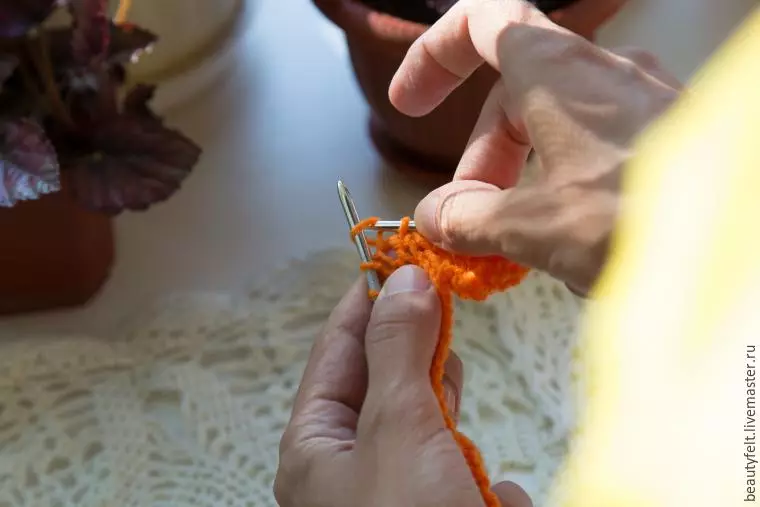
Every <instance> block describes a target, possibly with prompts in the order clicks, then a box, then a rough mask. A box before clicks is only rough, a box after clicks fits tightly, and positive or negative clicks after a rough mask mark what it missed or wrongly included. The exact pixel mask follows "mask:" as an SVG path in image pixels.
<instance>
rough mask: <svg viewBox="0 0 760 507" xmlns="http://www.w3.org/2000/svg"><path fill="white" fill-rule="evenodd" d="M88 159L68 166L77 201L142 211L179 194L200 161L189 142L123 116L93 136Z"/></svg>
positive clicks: (152, 123)
mask: <svg viewBox="0 0 760 507" xmlns="http://www.w3.org/2000/svg"><path fill="white" fill-rule="evenodd" d="M92 141H93V148H95V150H94V151H93V152H92V153H91V154H89V155H87V156H84V157H82V156H80V157H76V158H75V159H73V160H71V161H70V162H66V163H65V166H66V167H65V169H66V170H68V171H69V174H70V175H71V181H72V190H73V193H74V196H75V197H76V198H77V199H78V200H79V201H80V202H81V203H82V204H83V205H84V206H86V207H87V208H89V209H93V210H96V211H100V212H104V213H108V214H114V215H115V214H118V213H120V212H121V211H123V210H132V211H138V210H144V209H147V208H148V207H150V206H151V205H153V204H155V203H158V202H161V201H164V200H166V199H167V198H169V197H170V196H171V195H172V194H174V192H176V191H177V190H178V189H179V187H180V186H181V184H182V182H183V181H184V180H185V178H186V177H187V176H188V175H189V174H190V172H191V170H192V168H193V167H194V166H195V164H196V163H197V162H198V159H199V158H200V154H201V149H200V148H199V147H198V146H197V145H196V144H195V143H193V142H192V141H191V140H190V139H188V138H187V137H185V136H183V135H182V134H180V133H179V132H177V131H175V130H171V129H168V128H166V127H164V126H163V125H161V124H160V123H157V122H156V121H155V120H152V119H150V118H145V117H140V116H135V115H128V114H124V115H122V116H119V117H118V118H116V119H114V120H112V121H110V122H108V123H106V124H104V125H103V126H102V129H101V130H100V131H99V132H98V133H97V134H95V135H94V137H93V139H92Z"/></svg>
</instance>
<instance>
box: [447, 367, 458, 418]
mask: <svg viewBox="0 0 760 507" xmlns="http://www.w3.org/2000/svg"><path fill="white" fill-rule="evenodd" d="M443 394H444V400H445V401H446V408H447V409H448V412H449V416H450V417H451V418H452V419H453V420H454V422H459V392H458V389H457V387H456V386H455V385H454V384H453V382H451V381H450V380H449V379H447V378H446V377H444V378H443Z"/></svg>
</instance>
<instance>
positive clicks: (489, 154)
mask: <svg viewBox="0 0 760 507" xmlns="http://www.w3.org/2000/svg"><path fill="white" fill-rule="evenodd" d="M483 63H486V64H488V65H490V66H492V67H493V68H495V69H497V70H498V71H499V72H500V73H501V77H502V79H501V80H500V81H499V82H498V83H497V84H496V86H495V87H494V89H493V90H492V92H491V94H490V96H489V97H488V99H487V100H486V103H485V105H484V107H483V110H482V113H481V115H480V119H479V120H478V123H477V125H476V127H475V130H474V132H473V134H472V137H471V139H470V142H469V145H468V146H467V149H466V151H465V153H464V156H463V157H462V159H461V162H460V164H459V167H458V169H457V171H456V174H455V176H454V181H453V182H452V183H449V184H447V185H445V186H443V187H441V188H439V189H438V190H436V191H434V192H432V193H431V194H430V195H429V196H427V197H426V198H425V199H424V200H423V201H422V202H421V203H420V205H419V206H418V207H417V210H416V213H415V220H416V222H417V226H418V228H419V230H420V232H421V233H422V234H423V235H425V236H426V237H427V238H428V239H429V240H431V241H432V242H434V243H436V244H438V245H439V246H442V247H443V248H446V249H449V250H453V251H456V252H460V253H467V254H473V255H490V254H497V255H503V256H505V257H507V258H509V259H511V260H513V261H515V262H519V263H522V264H525V265H528V266H531V267H534V268H537V269H540V270H543V271H546V272H548V273H550V274H551V275H553V276H555V277H556V278H559V279H561V280H563V281H564V282H566V283H567V284H568V286H569V287H570V288H571V289H572V290H574V291H575V292H579V293H582V294H586V293H587V292H588V290H589V289H590V287H591V286H592V284H593V282H594V280H595V278H596V277H597V275H598V273H599V271H600V269H601V267H602V264H603V262H604V260H605V258H606V254H607V249H608V243H609V237H610V234H611V232H612V230H613V227H614V224H615V220H616V217H617V214H618V209H619V208H620V206H621V205H624V203H623V202H621V198H620V195H619V187H620V172H621V169H622V167H623V166H624V164H625V163H626V161H627V160H628V159H629V158H630V156H631V143H632V141H633V140H634V138H635V137H636V136H637V135H638V134H639V132H641V131H642V130H643V129H644V128H645V127H646V126H647V125H648V124H649V123H650V122H651V121H652V120H653V119H655V118H656V117H657V116H659V115H660V114H661V113H662V112H664V111H665V109H667V108H668V107H669V106H670V104H671V103H672V102H673V101H674V100H675V99H676V98H677V97H678V94H679V89H680V84H679V82H678V81H677V80H676V79H675V78H673V77H672V76H670V75H668V74H667V73H666V72H664V71H663V70H662V69H661V68H660V67H659V65H658V63H657V61H656V59H655V58H654V57H652V56H651V55H649V54H648V53H645V52H643V51H639V50H620V51H608V50H605V49H602V48H600V47H598V46H596V45H594V44H593V43H591V42H589V41H588V40H586V39H584V38H583V37H581V36H579V35H576V34H575V33H573V32H571V31H569V30H567V29H564V28H561V27H559V26H558V25H556V24H554V23H553V22H551V21H550V20H549V19H548V18H547V17H546V16H545V15H543V14H542V13H541V12H539V11H538V10H537V9H536V8H535V7H533V6H532V5H531V4H529V3H528V2H526V1H524V0H460V1H459V2H458V3H457V4H455V6H454V7H453V8H452V9H451V10H450V11H449V12H448V13H446V14H445V15H444V16H443V17H442V18H441V19H440V20H439V21H438V22H437V23H436V24H435V25H433V26H432V27H431V28H430V29H429V30H428V31H427V32H425V34H423V35H422V36H421V37H420V38H419V39H418V40H417V41H416V42H415V43H414V44H413V45H412V47H411V49H410V50H409V52H408V54H407V56H406V58H405V59H404V61H403V63H402V64H401V67H400V68H399V70H398V72H397V74H396V76H395V77H394V79H393V82H392V83H391V87H390V92H389V95H390V99H391V102H392V103H393V104H394V105H395V106H396V108H398V109H399V110H400V111H401V112H403V113H405V114H408V115H411V116H422V115H424V114H427V113H428V112H430V111H431V110H433V109H434V108H435V107H437V106H438V105H439V104H440V103H441V102H442V101H443V100H444V99H445V98H446V97H447V96H448V95H449V94H450V93H451V92H452V91H453V90H454V89H455V88H456V87H457V86H459V85H460V84H461V83H462V82H463V81H464V80H465V79H466V78H467V77H468V76H469V75H470V74H471V73H472V72H473V71H475V70H476V69H477V68H478V67H479V66H480V65H482V64H483ZM531 147H532V148H533V149H534V150H535V154H536V155H537V158H538V161H539V164H540V167H541V171H542V173H541V174H540V176H539V178H538V179H537V181H535V182H532V183H530V184H527V185H525V186H523V185H520V186H519V187H515V188H513V187H514V186H515V184H516V182H517V180H518V178H519V175H520V172H521V170H522V168H523V167H524V165H525V161H526V159H527V156H528V153H529V151H530V148H531Z"/></svg>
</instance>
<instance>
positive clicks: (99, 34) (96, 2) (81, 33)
mask: <svg viewBox="0 0 760 507" xmlns="http://www.w3.org/2000/svg"><path fill="white" fill-rule="evenodd" d="M107 7H108V2H107V1H106V0H71V15H72V17H73V18H74V33H73V35H72V41H71V43H72V46H71V47H72V51H73V54H74V61H75V62H76V63H77V64H79V65H82V66H88V65H90V64H92V63H99V62H102V61H104V60H105V59H106V56H107V55H108V46H109V41H110V26H111V22H110V20H109V18H108V9H107Z"/></svg>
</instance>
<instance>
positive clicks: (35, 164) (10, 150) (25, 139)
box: [0, 118, 61, 207]
mask: <svg viewBox="0 0 760 507" xmlns="http://www.w3.org/2000/svg"><path fill="white" fill-rule="evenodd" d="M60 188H61V182H60V172H59V167H58V159H57V157H56V153H55V148H53V145H52V144H51V143H50V141H49V140H48V138H47V136H46V135H45V131H44V130H42V127H40V125H39V124H38V123H37V122H35V121H32V120H29V119H27V118H18V119H14V120H9V121H6V122H4V123H1V124H0V207H11V206H13V205H15V204H16V203H17V202H18V201H24V200H30V199H37V198H39V197H40V196H42V195H44V194H49V193H51V192H57V191H58V190H60Z"/></svg>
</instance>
